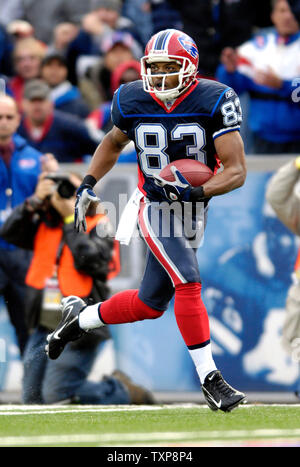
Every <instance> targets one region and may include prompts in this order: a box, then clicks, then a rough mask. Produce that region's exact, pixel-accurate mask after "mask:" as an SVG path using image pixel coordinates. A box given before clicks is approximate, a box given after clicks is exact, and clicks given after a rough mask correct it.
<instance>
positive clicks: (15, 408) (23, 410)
mask: <svg viewBox="0 0 300 467" xmlns="http://www.w3.org/2000/svg"><path fill="white" fill-rule="evenodd" d="M253 407H256V408H260V407H292V408H297V407H298V408H299V407H300V404H245V405H241V406H239V407H238V409H250V408H253ZM178 409H193V410H195V409H196V410H207V411H209V412H210V409H209V408H208V406H207V405H206V404H205V405H198V404H170V405H168V404H165V405H153V406H149V405H139V406H133V405H106V406H97V405H78V406H76V405H68V406H66V405H64V406H63V405H0V415H2V416H6V415H7V416H14V415H49V414H50V415H51V414H53V415H55V414H64V413H89V412H92V413H105V412H140V411H148V412H151V411H159V410H178Z"/></svg>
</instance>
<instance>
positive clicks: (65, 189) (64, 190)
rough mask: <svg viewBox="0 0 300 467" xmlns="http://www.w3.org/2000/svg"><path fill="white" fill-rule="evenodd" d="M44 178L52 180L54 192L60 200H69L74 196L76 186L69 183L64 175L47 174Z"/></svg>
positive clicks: (68, 179)
mask: <svg viewBox="0 0 300 467" xmlns="http://www.w3.org/2000/svg"><path fill="white" fill-rule="evenodd" d="M45 178H48V179H49V180H52V181H53V182H54V183H55V184H56V191H57V193H58V194H59V196H60V197H61V198H65V199H69V198H72V196H74V194H75V191H76V186H75V185H73V183H72V182H71V181H70V178H69V176H68V175H65V174H49V175H47V176H46V177H45Z"/></svg>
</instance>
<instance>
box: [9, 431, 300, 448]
mask: <svg viewBox="0 0 300 467" xmlns="http://www.w3.org/2000/svg"><path fill="white" fill-rule="evenodd" d="M299 435H300V429H293V430H284V429H280V430H279V429H262V430H228V431H199V432H166V433H105V434H99V435H97V434H87V435H86V434H81V435H80V434H78V435H58V436H56V435H46V436H6V437H3V438H0V446H2V447H5V446H26V445H27V446H28V445H30V446H33V445H34V446H37V445H63V444H73V443H74V444H75V443H76V444H79V443H93V444H103V443H106V445H107V444H108V443H110V444H114V443H118V445H120V443H121V445H122V442H123V443H124V442H125V443H126V442H134V443H136V442H143V444H145V445H146V444H149V443H150V442H151V441H157V442H162V441H193V440H194V441H203V440H222V439H223V440H228V439H242V438H246V439H254V438H256V439H257V438H273V439H274V438H291V437H298V436H299Z"/></svg>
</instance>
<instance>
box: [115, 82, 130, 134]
mask: <svg viewBox="0 0 300 467" xmlns="http://www.w3.org/2000/svg"><path fill="white" fill-rule="evenodd" d="M121 92H122V86H121V87H120V88H119V89H117V90H116V92H115V93H114V96H113V101H112V105H111V119H112V122H113V124H114V125H115V126H116V127H118V128H119V129H120V130H121V131H123V133H125V134H127V132H128V122H127V121H126V118H125V117H124V114H123V112H122V109H121V103H120V101H121Z"/></svg>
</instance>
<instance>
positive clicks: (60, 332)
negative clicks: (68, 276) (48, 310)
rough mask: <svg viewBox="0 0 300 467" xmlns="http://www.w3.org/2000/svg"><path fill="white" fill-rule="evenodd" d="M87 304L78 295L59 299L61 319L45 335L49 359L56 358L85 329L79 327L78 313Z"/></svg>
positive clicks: (83, 332)
mask: <svg viewBox="0 0 300 467" xmlns="http://www.w3.org/2000/svg"><path fill="white" fill-rule="evenodd" d="M86 307H87V304H86V303H85V302H84V301H83V300H82V299H81V298H79V297H75V296H74V295H70V296H69V297H66V298H63V299H62V301H61V311H62V320H61V322H60V323H59V325H58V326H57V328H56V329H55V331H53V332H52V333H51V334H49V335H48V336H47V344H46V346H45V352H46V354H47V355H48V357H49V358H51V360H56V359H57V358H58V357H59V356H60V354H61V353H62V351H63V350H64V348H65V346H66V345H67V343H68V342H70V341H75V340H77V339H79V338H80V337H81V336H82V335H83V334H85V331H84V330H83V329H81V328H80V327H79V322H78V321H79V319H78V318H79V313H80V312H81V311H82V310H83V309H84V308H86Z"/></svg>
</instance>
